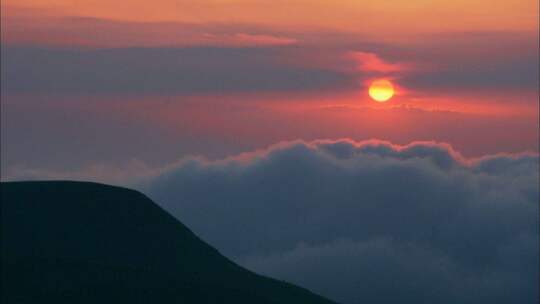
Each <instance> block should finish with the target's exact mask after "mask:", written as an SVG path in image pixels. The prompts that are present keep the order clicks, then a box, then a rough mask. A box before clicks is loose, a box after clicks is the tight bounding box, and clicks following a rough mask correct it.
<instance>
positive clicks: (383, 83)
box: [369, 79, 394, 102]
mask: <svg viewBox="0 0 540 304" xmlns="http://www.w3.org/2000/svg"><path fill="white" fill-rule="evenodd" d="M369 96H371V98H373V99H374V100H375V101H378V102H387V101H388V100H389V99H390V98H392V96H394V86H393V85H392V83H391V82H390V81H388V80H386V79H378V80H375V81H373V82H372V83H371V85H370V86H369Z"/></svg>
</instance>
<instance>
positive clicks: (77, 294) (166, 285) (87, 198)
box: [1, 182, 332, 304]
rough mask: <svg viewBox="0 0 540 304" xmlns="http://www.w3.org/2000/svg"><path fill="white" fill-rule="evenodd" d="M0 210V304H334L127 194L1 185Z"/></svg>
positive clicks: (84, 186) (68, 185)
mask: <svg viewBox="0 0 540 304" xmlns="http://www.w3.org/2000/svg"><path fill="white" fill-rule="evenodd" d="M1 211H2V214H1V216H2V218H1V219H2V220H1V233H2V239H1V241H2V244H1V245H2V246H1V254H2V303H36V302H37V303H96V302H111V301H115V302H127V301H130V302H135V303H150V302H152V303H165V302H176V303H321V304H322V303H332V302H331V301H328V300H326V299H324V298H322V297H319V296H317V295H315V294H313V293H311V292H309V291H307V290H305V289H302V288H299V287H296V286H293V285H291V284H287V283H284V282H280V281H277V280H273V279H269V278H266V277H262V276H259V275H256V274H254V273H251V272H249V271H247V270H245V269H243V268H241V267H239V266H238V265H236V264H234V263H233V262H231V261H229V260H228V259H227V258H225V257H223V256H222V255H221V254H219V252H218V251H216V250H215V249H214V248H212V247H210V246H209V245H207V244H206V243H204V242H203V241H201V240H200V239H199V238H197V236H195V235H194V234H193V233H192V232H191V231H190V230H189V229H188V228H187V227H185V226H184V225H183V224H181V223H180V222H178V221H177V220H176V219H175V218H173V217H172V216H170V215H169V214H168V213H166V212H165V211H163V210H162V209H161V208H159V207H158V206H157V205H156V204H154V203H153V202H152V201H151V200H149V199H148V198H147V197H146V196H144V195H143V194H141V193H139V192H136V191H133V190H128V189H124V188H118V187H112V186H106V185H101V184H93V183H79V182H17V183H2V184H1ZM231 237H234V236H231Z"/></svg>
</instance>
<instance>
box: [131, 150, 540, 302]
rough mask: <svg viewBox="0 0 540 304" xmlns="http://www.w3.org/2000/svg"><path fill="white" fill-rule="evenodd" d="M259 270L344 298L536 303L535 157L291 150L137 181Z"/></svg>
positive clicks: (194, 165) (195, 165)
mask: <svg viewBox="0 0 540 304" xmlns="http://www.w3.org/2000/svg"><path fill="white" fill-rule="evenodd" d="M137 187H138V188H140V189H142V190H144V191H145V192H146V193H147V194H149V195H150V196H151V197H152V198H153V199H155V200H156V201H157V202H159V203H160V204H162V205H163V206H164V207H165V208H166V209H167V210H169V211H170V212H172V213H173V214H174V215H175V216H176V217H178V218H179V219H180V220H181V221H183V222H184V223H185V224H187V225H188V226H189V227H190V228H192V229H193V230H194V231H195V232H196V233H197V234H198V235H200V236H201V237H202V238H203V239H205V240H206V241H208V242H209V243H210V244H212V245H214V246H216V247H217V248H218V249H219V250H220V251H222V252H223V253H224V254H226V255H227V256H229V257H232V258H233V259H234V260H236V261H238V262H239V263H241V264H243V265H245V266H247V267H248V268H250V269H253V270H255V271H258V272H261V273H264V274H268V275H271V276H274V277H277V278H280V279H284V280H288V281H292V282H294V283H299V284H302V285H303V286H305V287H307V288H310V289H312V290H314V291H316V292H320V293H322V294H324V295H326V296H329V297H331V298H333V299H336V300H339V301H342V302H344V303H362V302H369V303H396V302H401V303H422V302H424V303H494V302H495V303H496V302H499V303H510V302H513V303H528V302H530V303H532V302H534V301H535V300H536V296H537V293H538V287H537V286H538V266H539V265H538V253H539V252H538V194H539V193H538V192H539V191H538V155H536V154H520V155H502V154H501V155H494V156H489V157H483V158H476V159H467V158H464V157H462V156H461V155H460V154H459V153H458V152H456V151H454V150H453V149H452V148H451V147H450V146H449V145H445V144H438V143H433V142H415V143H412V144H409V145H406V146H397V145H393V144H391V143H388V142H382V141H366V142H355V141H352V140H337V141H313V142H303V141H296V142H286V143H281V144H278V145H274V146H272V147H270V148H268V149H265V150H260V151H256V152H252V153H246V154H241V155H239V156H237V157H233V158H228V159H223V160H219V161H211V162H209V161H205V160H201V159H185V160H182V161H181V162H179V163H177V164H175V165H174V166H171V167H169V168H168V169H166V170H163V171H161V172H159V173H157V174H155V175H153V176H151V177H148V178H147V179H146V180H145V181H144V182H141V183H140V184H138V186H137Z"/></svg>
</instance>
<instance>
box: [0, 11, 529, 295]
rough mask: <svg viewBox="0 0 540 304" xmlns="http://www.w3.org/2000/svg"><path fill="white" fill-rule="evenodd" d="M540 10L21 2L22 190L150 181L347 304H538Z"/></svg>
mask: <svg viewBox="0 0 540 304" xmlns="http://www.w3.org/2000/svg"><path fill="white" fill-rule="evenodd" d="M538 17H539V16H538V1H535V0H516V1H503V0H491V1H487V0H468V1H465V0H456V1H440V0H429V1H428V0H411V1H362V0H354V1H353V0H339V1H329V0H311V1H308V0H287V1H284V0H276V1H264V0H197V1H195V0H156V1H151V2H148V1H141V0H134V1H129V3H128V2H118V1H107V0H80V1H68V0H39V1H38V0H3V1H2V2H1V40H0V45H1V62H2V64H1V68H0V72H1V92H0V94H1V113H0V114H1V117H0V118H1V120H0V126H1V129H0V135H1V138H0V140H1V142H0V143H1V148H0V149H1V150H0V152H1V155H0V156H1V158H0V160H1V166H0V173H1V179H2V180H22V179H82V180H93V181H100V182H108V183H114V184H118V185H125V186H130V187H135V188H137V189H140V190H143V191H144V192H145V193H147V194H148V195H149V196H150V197H152V198H154V199H155V200H156V201H157V202H158V203H160V204H162V205H163V206H164V207H165V208H166V209H167V210H169V211H171V212H172V213H173V215H175V216H176V217H177V218H179V219H180V220H182V221H184V222H185V223H186V224H188V226H189V227H191V228H193V229H194V231H195V233H197V234H199V235H201V236H202V237H203V239H205V240H207V241H209V242H210V244H212V245H214V246H216V247H217V248H218V249H219V250H220V251H222V252H224V253H225V254H226V255H227V256H229V257H231V258H233V259H234V260H235V261H237V262H238V263H240V264H241V265H244V266H246V267H248V268H250V269H253V270H256V271H258V272H261V273H265V274H268V275H271V276H274V277H279V278H282V279H286V280H289V281H292V282H294V283H298V284H302V285H303V286H306V287H309V288H310V289H312V290H313V291H316V292H318V293H321V294H323V295H326V296H329V297H331V298H333V299H336V300H339V301H342V302H343V303H359V302H363V301H362V300H365V299H366V298H367V299H372V300H373V301H372V302H373V303H388V302H393V301H394V300H395V299H391V298H384V297H378V296H377V294H380V292H379V291H381V290H384V289H388V288H390V287H389V286H388V284H383V282H386V281H388V278H389V277H391V278H395V280H397V281H396V282H394V283H395V284H394V283H392V284H394V285H392V286H393V287H392V288H395V290H394V292H395V294H396V295H398V294H399V295H403V297H404V298H403V299H404V301H405V302H407V301H409V302H418V301H420V302H422V301H421V299H422V298H421V296H422V295H425V291H426V290H431V291H432V292H431V293H430V294H429V297H428V299H430V301H429V302H438V303H443V302H444V301H443V299H445V301H449V302H451V303H456V302H462V303H469V302H471V303H483V302H485V303H487V302H489V301H493V300H496V299H500V298H504V297H508V298H507V299H508V300H509V301H510V302H519V301H516V299H518V298H519V297H523V298H519V299H522V300H524V301H525V302H526V301H527V300H530V299H531V297H533V291H535V290H536V291H537V288H536V289H535V287H532V286H533V285H534V284H533V285H531V284H529V283H526V282H532V283H534V282H535V281H536V282H537V281H538V276H537V275H536V276H535V277H534V278H533V277H532V275H534V273H533V272H534V271H532V272H531V270H530V269H529V268H530V267H528V266H530V265H531V263H532V264H534V263H536V264H537V263H538V261H537V260H535V259H534V258H533V257H534V256H535V255H536V256H537V255H538V251H537V247H538V246H536V247H534V245H535V244H536V243H537V241H532V240H534V238H535V237H537V236H538V234H537V231H538V229H537V225H538V224H537V223H538V221H537V218H536V222H535V221H534V220H535V217H534V215H532V214H537V213H538V212H537V211H538V169H537V168H538V151H539V131H538V121H539V104H538V98H539V96H538V94H539V89H538V84H539V74H538V65H539V51H538V45H539V41H538V34H539V33H538ZM378 79H385V80H388V81H391V83H392V84H393V86H394V88H395V92H394V93H395V94H394V96H393V97H392V98H391V99H390V100H388V101H387V102H384V103H379V102H376V101H375V100H373V99H372V98H371V97H370V96H369V94H368V89H369V86H370V84H371V83H372V82H373V81H374V80H378ZM323 143H324V144H323ZM441 159H442V160H441ZM310 172H311V173H310ZM310 174H311V175H310ZM253 183H256V184H253ZM282 183H286V184H282ZM285 185H286V186H285ZM283 187H285V188H283ZM203 189H211V190H212V191H210V192H209V193H207V192H208V191H204V190H203ZM251 202H254V203H251ZM398 202H400V203H399V204H398ZM221 204H225V206H226V207H227V208H225V207H223V206H222V205H221ZM396 204H397V205H396ZM429 204H435V206H431V205H429ZM377 206H379V207H377ZM531 212H532V213H531ZM446 213H448V214H450V216H449V217H448V218H446V217H444V216H442V214H446ZM330 214H335V215H334V216H330ZM237 216H240V218H238V219H237V218H236V217H237ZM353 216H354V218H353ZM442 219H444V220H442ZM235 221H238V222H239V223H240V222H243V223H244V225H245V226H246V227H250V229H249V232H245V231H243V230H242V229H243V228H242V227H240V226H238V227H236V226H234V225H233V224H234V223H235ZM267 221H268V222H267ZM372 221H375V222H372ZM518 221H521V222H522V223H521V224H519V223H517V222H518ZM364 222H366V223H367V224H365V225H363V224H362V223H364ZM379 222H382V223H387V224H386V225H383V226H386V227H380V225H379V224H377V223H379ZM218 226H219V227H220V228H219V229H218V228H217V227H218ZM398 226H400V227H402V226H406V227H407V228H406V229H400V228H398ZM224 227H226V228H224ZM269 227H270V228H269ZM452 227H459V229H458V228H456V230H455V231H453V230H452V229H453V228H452ZM494 227H496V228H494ZM462 229H464V230H462ZM427 230H429V231H435V232H433V233H434V235H432V236H428V235H424V234H425V233H422V232H420V231H424V232H425V231H427ZM451 230H452V231H451ZM489 230H493V231H492V232H490V231H489ZM462 231H463V234H467V233H470V232H475V231H476V232H477V233H476V234H475V233H472V234H471V235H470V236H468V238H466V239H465V240H464V243H463V244H461V245H459V244H458V243H456V242H458V241H457V240H458V239H459V234H460V233H461V232H462ZM464 231H467V232H464ZM230 234H235V235H237V236H238V239H239V242H240V243H238V244H237V243H235V242H233V241H230ZM284 234H287V237H284ZM511 235H512V236H511ZM473 237H478V240H480V241H481V242H482V244H486V245H485V246H480V245H474V244H472V243H473V239H472V238H473ZM263 241H264V242H263ZM261 242H263V243H261ZM535 242H536V243H535ZM242 244H243V245H242ZM534 248H536V249H534ZM493 252H496V254H495V253H493ZM520 252H521V253H523V254H524V255H525V256H523V257H521V258H520V257H519V255H520V254H521V253H520ZM491 253H493V257H492V260H489V259H488V260H489V261H488V260H486V261H481V260H482V259H483V257H484V256H485V255H489V254H491ZM510 256H511V258H510ZM318 260H323V261H325V262H324V263H323V265H319V264H317V263H316V261H318ZM337 260H339V261H340V263H342V264H339V263H337V262H335V261H337ZM424 260H427V261H429V262H428V265H427V266H426V267H427V269H426V270H425V272H423V273H424V275H423V276H421V277H419V278H418V282H417V285H410V284H412V283H411V282H409V283H407V284H409V285H406V284H405V283H406V282H407V280H406V279H405V278H408V277H411V276H413V275H414V274H417V270H416V268H415V266H418V263H420V262H421V261H424ZM502 260H505V261H507V262H505V263H502V262H501V263H502V264H501V263H499V262H500V261H502ZM333 261H334V262H333ZM349 261H350V262H349ZM404 261H405V262H404ZM409 261H410V263H408V262H409ZM344 263H348V265H353V266H352V267H347V266H346V265H345V264H344ZM503 264H504V265H503ZM369 265H374V266H373V267H372V268H370V267H371V266H369ZM385 265H395V268H394V269H392V270H388V269H386V268H385V267H390V266H385ZM293 266H296V267H293ZM366 267H367V268H366ZM418 267H420V266H418ZM422 267H423V265H422ZM441 267H444V271H443V269H441ZM534 269H538V267H534ZM292 270H294V271H292ZM343 272H345V273H346V275H343V276H342V278H341V281H340V282H339V283H340V284H330V283H329V282H327V280H325V277H327V276H329V275H332V274H338V273H343ZM367 274H371V275H370V279H371V281H372V283H370V284H373V285H372V286H371V285H369V284H368V285H362V286H363V287H362V288H359V287H358V284H359V283H358V282H365V281H368V280H367V277H366V276H367ZM383 274H384V275H383ZM536 274H537V273H536ZM467 280H471V281H470V282H469V283H470V284H465V283H463V282H464V281H467ZM355 282H356V283H355ZM524 282H525V283H524ZM378 284H382V285H378ZM501 284H502V285H501ZM402 285H403V286H404V289H399V288H398V287H399V286H402ZM405 285H406V286H405ZM501 286H510V287H509V288H510V291H509V292H508V294H506V295H499V294H498V292H500V290H499V288H500V287H501ZM472 290H479V292H478V293H477V294H476V295H475V296H472V295H471V293H473V291H472ZM408 296H410V297H411V298H410V299H408V298H407V297H408ZM419 297H420V298H419ZM423 302H425V301H423Z"/></svg>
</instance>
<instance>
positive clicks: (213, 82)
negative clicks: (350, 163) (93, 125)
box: [1, 47, 353, 95]
mask: <svg viewBox="0 0 540 304" xmlns="http://www.w3.org/2000/svg"><path fill="white" fill-rule="evenodd" d="M279 54H280V53H279V51H278V50H275V49H272V48H212V47H199V48H195V47H193V48H129V49H125V48H124V49H102V50H80V49H42V48H32V47H5V48H2V70H1V71H2V91H3V93H4V94H9V93H40V94H42V93H44V94H151V95H184V94H195V93H214V94H216V93H227V92H261V91H263V92H264V91H301V90H322V89H328V88H334V89H335V88H339V87H352V86H353V79H351V78H350V77H349V76H347V75H345V74H343V73H340V72H337V71H331V70H325V69H320V68H310V67H298V66H291V65H287V64H282V63H279V60H278V58H279Z"/></svg>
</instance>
